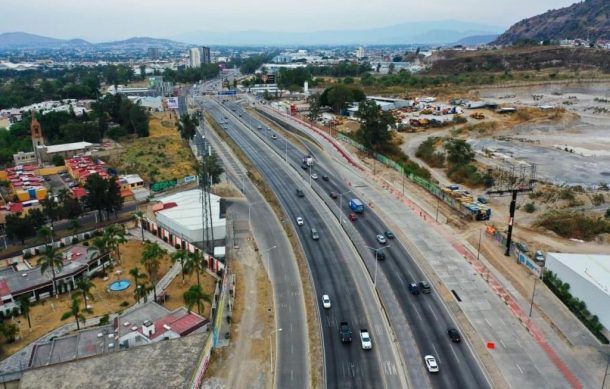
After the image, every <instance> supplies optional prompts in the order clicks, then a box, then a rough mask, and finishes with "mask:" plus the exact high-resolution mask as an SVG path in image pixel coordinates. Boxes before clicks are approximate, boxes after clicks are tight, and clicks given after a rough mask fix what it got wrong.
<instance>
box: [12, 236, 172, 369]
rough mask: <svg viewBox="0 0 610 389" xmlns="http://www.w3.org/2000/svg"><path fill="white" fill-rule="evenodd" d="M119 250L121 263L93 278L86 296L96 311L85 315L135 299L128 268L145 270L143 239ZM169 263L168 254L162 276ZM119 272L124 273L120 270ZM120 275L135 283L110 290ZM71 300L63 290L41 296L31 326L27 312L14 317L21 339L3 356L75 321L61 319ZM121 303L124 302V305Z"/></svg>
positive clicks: (104, 311) (109, 310) (114, 308)
mask: <svg viewBox="0 0 610 389" xmlns="http://www.w3.org/2000/svg"><path fill="white" fill-rule="evenodd" d="M120 250H121V259H122V263H120V264H115V265H114V267H113V268H112V269H111V270H109V271H108V280H106V281H104V280H103V279H101V278H94V279H93V280H92V281H93V283H94V285H95V288H93V289H92V290H91V293H92V294H93V301H91V300H87V304H88V305H90V306H91V308H92V309H93V313H92V314H85V317H86V318H90V317H95V316H101V315H104V314H107V313H114V312H119V311H121V310H123V309H125V308H126V307H128V306H131V305H133V304H134V303H135V300H134V298H133V291H134V286H133V280H132V279H131V277H130V276H129V274H128V273H129V269H132V268H134V267H136V266H137V267H139V268H140V270H141V271H142V272H145V271H144V267H143V266H142V265H141V264H140V258H141V251H142V243H141V242H140V241H135V240H130V241H128V242H127V243H125V244H124V245H122V246H121V249H120ZM170 267H171V261H170V260H169V258H166V260H162V261H161V266H160V269H159V279H161V277H163V276H164V275H165V274H166V273H167V271H168V270H169V268H170ZM117 272H121V273H120V274H118V273H117ZM117 279H129V280H130V281H132V285H131V286H130V287H129V288H128V289H126V290H124V291H122V292H109V291H108V290H107V288H108V286H109V285H110V283H111V282H112V281H115V280H117ZM74 293H77V294H78V292H72V294H74ZM78 297H79V299H80V300H81V308H84V305H83V299H82V295H80V294H78ZM180 300H181V299H180ZM71 302H72V298H71V295H70V294H64V295H60V296H59V297H57V298H55V297H52V298H48V299H45V300H41V301H40V302H38V303H36V304H35V305H33V306H32V307H31V308H30V320H31V322H32V329H31V330H30V329H28V320H27V318H25V317H24V316H19V317H18V318H17V319H14V320H16V321H15V323H16V324H17V325H18V327H19V336H20V339H19V340H18V341H16V342H14V343H11V344H7V345H6V347H5V350H6V354H5V355H3V357H7V356H9V355H12V354H14V353H15V352H17V351H19V350H20V349H21V348H22V347H24V346H26V345H27V344H29V343H30V342H32V341H34V340H36V339H38V338H39V337H41V336H43V335H44V334H46V333H48V332H50V331H52V330H53V329H55V328H58V327H60V326H62V325H64V324H66V323H68V322H70V321H72V320H73V319H72V318H69V319H66V320H65V321H61V320H60V318H61V316H62V315H63V313H64V312H66V311H68V310H69V309H70V305H71ZM125 303H127V305H125ZM121 304H123V305H125V306H121Z"/></svg>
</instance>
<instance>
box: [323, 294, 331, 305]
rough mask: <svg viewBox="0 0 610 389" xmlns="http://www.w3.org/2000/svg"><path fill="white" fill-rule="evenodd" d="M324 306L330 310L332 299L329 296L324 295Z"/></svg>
mask: <svg viewBox="0 0 610 389" xmlns="http://www.w3.org/2000/svg"><path fill="white" fill-rule="evenodd" d="M322 306H323V307H324V308H326V309H330V297H328V295H327V294H323V295H322Z"/></svg>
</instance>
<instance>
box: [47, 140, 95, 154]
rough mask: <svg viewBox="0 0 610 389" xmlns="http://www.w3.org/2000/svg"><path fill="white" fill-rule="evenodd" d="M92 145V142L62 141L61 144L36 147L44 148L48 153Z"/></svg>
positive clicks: (79, 148) (80, 148)
mask: <svg viewBox="0 0 610 389" xmlns="http://www.w3.org/2000/svg"><path fill="white" fill-rule="evenodd" d="M91 146H93V143H89V142H76V143H64V144H62V145H52V146H38V148H39V149H40V148H45V149H46V150H47V153H48V154H55V153H63V152H65V151H74V150H82V149H85V148H87V147H91Z"/></svg>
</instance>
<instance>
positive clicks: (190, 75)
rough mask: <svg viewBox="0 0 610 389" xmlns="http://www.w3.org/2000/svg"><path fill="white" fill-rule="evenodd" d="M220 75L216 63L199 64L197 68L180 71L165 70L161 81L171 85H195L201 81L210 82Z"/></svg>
mask: <svg viewBox="0 0 610 389" xmlns="http://www.w3.org/2000/svg"><path fill="white" fill-rule="evenodd" d="M218 73H220V68H219V67H218V64H216V63H208V64H201V66H200V67H198V68H185V69H180V70H172V69H165V71H164V72H163V80H164V81H169V82H173V83H191V84H192V83H195V82H199V81H201V80H210V79H212V78H214V77H216V76H218Z"/></svg>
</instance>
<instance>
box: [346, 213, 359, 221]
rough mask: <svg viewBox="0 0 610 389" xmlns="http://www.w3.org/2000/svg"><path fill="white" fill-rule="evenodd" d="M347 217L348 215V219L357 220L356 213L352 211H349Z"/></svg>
mask: <svg viewBox="0 0 610 389" xmlns="http://www.w3.org/2000/svg"><path fill="white" fill-rule="evenodd" d="M348 217H349V220H350V221H352V222H355V221H356V220H358V215H356V214H355V213H354V212H351V213H350V214H349V216H348Z"/></svg>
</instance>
